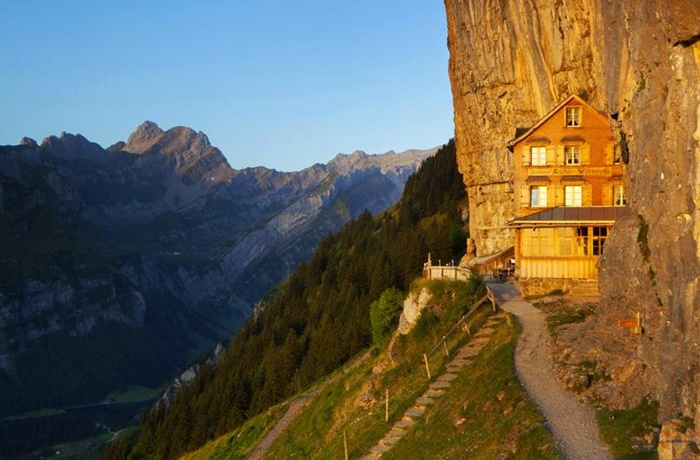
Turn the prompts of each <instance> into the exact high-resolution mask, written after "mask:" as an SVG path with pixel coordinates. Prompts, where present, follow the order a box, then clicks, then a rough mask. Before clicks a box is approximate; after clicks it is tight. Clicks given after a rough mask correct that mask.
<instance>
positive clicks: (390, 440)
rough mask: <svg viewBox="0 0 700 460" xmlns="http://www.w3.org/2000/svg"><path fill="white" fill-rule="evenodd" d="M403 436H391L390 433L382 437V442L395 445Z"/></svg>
mask: <svg viewBox="0 0 700 460" xmlns="http://www.w3.org/2000/svg"><path fill="white" fill-rule="evenodd" d="M402 437H403V436H389V435H388V434H387V435H386V436H384V437H383V438H382V440H381V441H379V442H380V443H382V444H384V445H386V446H393V445H394V444H396V443H397V442H399V441H401V438H402Z"/></svg>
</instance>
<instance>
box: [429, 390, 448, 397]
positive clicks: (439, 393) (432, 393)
mask: <svg viewBox="0 0 700 460" xmlns="http://www.w3.org/2000/svg"><path fill="white" fill-rule="evenodd" d="M444 394H445V390H433V389H428V391H426V392H425V395H426V396H428V397H429V398H439V397H440V396H442V395H444Z"/></svg>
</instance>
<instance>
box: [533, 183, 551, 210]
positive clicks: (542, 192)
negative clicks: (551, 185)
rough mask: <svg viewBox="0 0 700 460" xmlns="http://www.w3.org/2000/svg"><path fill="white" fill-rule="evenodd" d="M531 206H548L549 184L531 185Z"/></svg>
mask: <svg viewBox="0 0 700 460" xmlns="http://www.w3.org/2000/svg"><path fill="white" fill-rule="evenodd" d="M530 206H532V207H533V208H543V207H545V206H547V186H546V185H537V186H534V187H530Z"/></svg>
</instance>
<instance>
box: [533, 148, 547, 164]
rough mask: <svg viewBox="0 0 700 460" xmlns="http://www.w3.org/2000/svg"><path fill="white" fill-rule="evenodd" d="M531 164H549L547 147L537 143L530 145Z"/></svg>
mask: <svg viewBox="0 0 700 460" xmlns="http://www.w3.org/2000/svg"><path fill="white" fill-rule="evenodd" d="M530 166H547V147H546V146H543V145H535V146H532V147H530Z"/></svg>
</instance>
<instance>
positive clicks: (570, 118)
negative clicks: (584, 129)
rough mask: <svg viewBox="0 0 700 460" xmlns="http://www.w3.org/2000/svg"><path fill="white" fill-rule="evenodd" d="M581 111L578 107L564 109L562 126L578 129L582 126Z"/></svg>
mask: <svg viewBox="0 0 700 460" xmlns="http://www.w3.org/2000/svg"><path fill="white" fill-rule="evenodd" d="M582 119H583V110H582V107H581V106H579V105H576V106H570V107H566V110H565V112H564V124H565V126H566V127H567V128H580V127H581V126H582V125H583V120H582Z"/></svg>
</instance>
